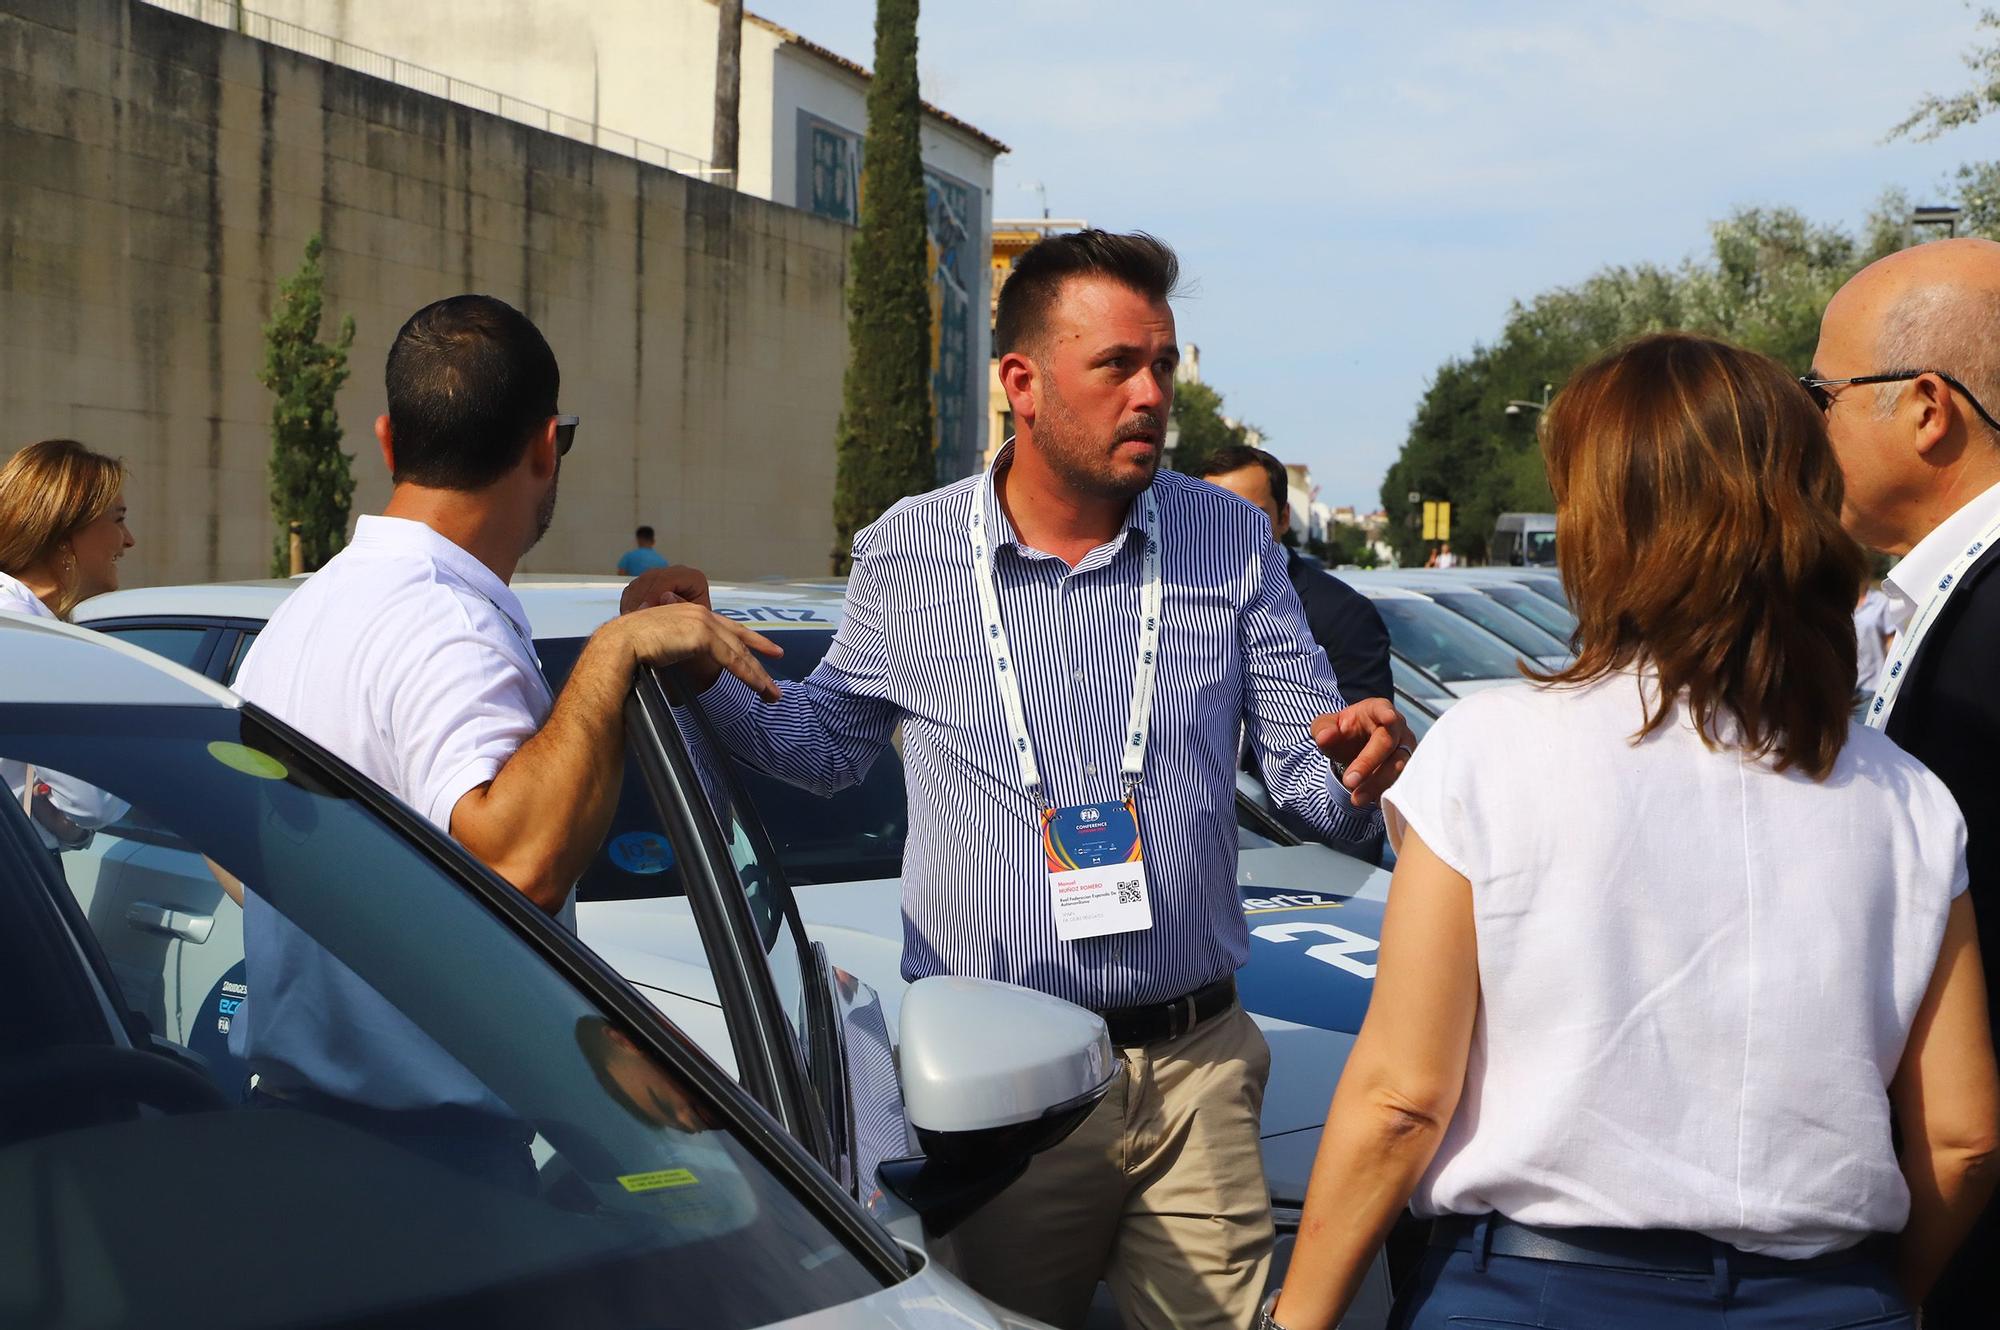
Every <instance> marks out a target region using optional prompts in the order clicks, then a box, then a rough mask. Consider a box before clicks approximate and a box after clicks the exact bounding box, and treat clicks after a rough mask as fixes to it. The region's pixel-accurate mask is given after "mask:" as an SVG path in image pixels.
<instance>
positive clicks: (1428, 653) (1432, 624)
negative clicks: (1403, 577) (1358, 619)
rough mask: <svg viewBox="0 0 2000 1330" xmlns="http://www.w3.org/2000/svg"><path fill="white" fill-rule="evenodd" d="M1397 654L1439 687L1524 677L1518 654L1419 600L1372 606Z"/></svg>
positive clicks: (1386, 599)
mask: <svg viewBox="0 0 2000 1330" xmlns="http://www.w3.org/2000/svg"><path fill="white" fill-rule="evenodd" d="M1372 603H1373V605H1374V606H1375V608H1376V610H1377V611H1379V612H1380V613H1381V615H1382V623H1383V625H1384V626H1385V627H1386V628H1388V630H1389V644H1390V645H1391V646H1392V647H1394V648H1395V649H1396V652H1397V654H1399V655H1403V656H1407V657H1409V658H1410V661H1411V662H1412V663H1413V664H1415V665H1418V666H1420V667H1421V668H1423V669H1426V670H1429V671H1430V672H1431V673H1432V674H1434V675H1436V676H1437V678H1438V681H1439V682H1440V683H1446V684H1453V683H1465V682H1468V681H1470V680H1475V679H1510V678H1516V677H1518V676H1519V675H1520V670H1519V669H1518V668H1517V667H1516V662H1517V661H1518V660H1519V659H1520V657H1519V655H1518V653H1516V652H1515V651H1514V649H1513V648H1511V647H1509V646H1508V645H1507V644H1506V643H1505V642H1503V641H1501V640H1500V639H1499V638H1497V637H1495V636H1493V634H1491V633H1489V632H1487V631H1486V630H1485V629H1483V628H1479V627H1477V626H1475V625H1473V624H1471V623H1468V622H1466V621H1465V620H1464V619H1461V618H1460V617H1459V616H1458V615H1456V614H1453V613H1452V612H1451V611H1450V610H1448V609H1446V608H1445V607H1444V606H1442V605H1433V604H1432V603H1431V602H1430V601H1428V600H1418V599H1416V598H1415V597H1411V598H1409V599H1407V600H1406V599H1403V598H1402V597H1395V598H1389V597H1384V598H1383V599H1381V600H1376V601H1373V602H1372Z"/></svg>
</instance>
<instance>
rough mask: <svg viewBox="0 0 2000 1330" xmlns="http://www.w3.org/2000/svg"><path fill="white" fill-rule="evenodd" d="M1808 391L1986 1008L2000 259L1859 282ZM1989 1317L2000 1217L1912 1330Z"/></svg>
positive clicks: (1971, 254) (1992, 965) (1995, 690)
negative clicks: (1826, 439) (1875, 607)
mask: <svg viewBox="0 0 2000 1330" xmlns="http://www.w3.org/2000/svg"><path fill="white" fill-rule="evenodd" d="M1805 384H1806V387H1807V389H1808V390H1809V391H1810V392H1812V393H1813V395H1814V396H1815V397H1816V398H1817V399H1818V400H1819V402H1820V405H1821V407H1822V408H1823V409H1824V410H1825V411H1826V421H1827V430H1828V433H1829V434H1830V435H1831V436H1832V439H1833V448H1834V453H1835V455H1836V456H1837V457H1838V458H1839V461H1840V469H1841V472H1842V474H1843V475H1844V476H1845V477H1846V481H1847V490H1846V501H1845V505H1844V509H1843V512H1842V520H1843V521H1844V522H1845V523H1846V525H1847V529H1848V530H1849V531H1851V532H1853V533H1854V535H1855V537H1856V538H1857V539H1859V540H1860V541H1861V542H1862V543H1863V544H1864V545H1868V546H1870V547H1871V548H1873V549H1877V550H1880V551H1882V552H1884V553H1886V554H1895V555H1901V556H1902V558H1901V561H1900V562H1899V563H1897V565H1896V566H1895V567H1894V568H1893V569H1891V570H1890V573H1889V576H1888V578H1887V579H1886V580H1885V581H1884V583H1883V590H1884V591H1885V592H1887V593H1888V597H1889V602H1890V605H1889V610H1890V613H1889V619H1890V626H1891V628H1892V629H1893V630H1894V631H1895V632H1896V638H1895V640H1894V641H1893V642H1892V643H1891V644H1890V647H1889V655H1888V663H1887V666H1886V668H1885V670H1884V671H1883V685H1882V688H1883V691H1882V692H1881V693H1880V694H1879V695H1878V696H1877V698H1876V700H1875V702H1874V703H1872V704H1871V706H1870V723H1871V724H1874V725H1878V726H1881V727H1882V728H1884V729H1886V731H1887V732H1888V735H1889V737H1890V738H1891V739H1893V740H1895V741H1896V743H1897V744H1899V745H1900V746H1901V747H1902V748H1903V749H1904V750H1905V751H1907V752H1909V753H1910V754H1912V755H1913V756H1915V757H1917V758H1918V759H1919V760H1921V761H1922V762H1923V763H1924V765H1925V766H1927V767H1929V768H1930V769H1931V770H1932V771H1933V772H1934V773H1936V775H1937V776H1938V778H1939V779H1940V780H1942V781H1943V782H1944V783H1945V786H1946V788H1948V789H1949V790H1950V791H1951V793H1952V796H1953V797H1954V798H1955V799H1956V800H1957V801H1958V804H1959V808H1960V809H1961V811H1962V812H1963V813H1964V815H1965V822H1966V826H1967V828H1968V836H1967V840H1966V869H1967V872H1968V875H1969V877H1970V879H1971V886H1970V888H1969V890H1970V892H1971V895H1972V900H1973V904H1974V908H1975V911H1976V913H1977V915H1978V919H1979V935H1980V936H1979V945H1980V949H1981V952H1982V954H1983V956H1984V958H1985V962H1986V971H1987V972H1986V988H1987V996H1988V1000H1989V1003H1991V1001H1992V999H1993V998H1994V997H1995V996H1996V995H2000V971H1996V966H2000V762H1996V760H1995V759H1996V755H2000V687H1996V686H1995V681H1996V679H2000V670H1997V669H1996V665H1995V662H1996V661H2000V573H1996V572H1995V571H1994V570H1995V569H1996V568H2000V558H1996V557H1995V552H1996V550H2000V540H1997V539H1996V536H2000V419H1996V417H1995V415H1994V414H1993V413H1994V412H1995V411H2000V244H1994V243H1992V242H1991V241H1986V240H1974V239H1962V240H1940V241H1935V242H1933V243H1931V244H1927V245H1919V246H1917V247H1915V248H1914V249H1906V250H1903V251H1902V252H1901V253H1898V254H1891V255H1890V256H1889V257H1887V258H1885V259H1882V260H1879V261H1878V262H1876V263H1873V264H1870V265H1869V266H1868V267H1867V268H1864V269H1863V270H1862V271H1861V272H1860V273H1858V274H1856V276H1855V277H1854V278H1853V280H1851V281H1849V282H1848V283H1847V285H1846V286H1844V287H1842V288H1841V289H1840V292H1839V293H1838V294H1837V295H1835V296H1834V298H1833V300H1832V302H1831V303H1830V304H1828V306H1827V309H1826V317H1825V319H1824V320H1823V321H1822V322H1821V324H1820V337H1819V346H1818V348H1817V350H1816V351H1815V353H1814V356H1813V368H1812V372H1811V374H1810V375H1809V376H1808V377H1807V378H1806V380H1805ZM1892 691H1893V697H1892V696H1891V693H1892ZM1996 1014H2000V1013H1996ZM1995 1305H2000V1215H1996V1214H1995V1213H1993V1212H1988V1213H1987V1214H1986V1215H1985V1216H1984V1217H1983V1218H1981V1220H1980V1221H1979V1223H1978V1225H1977V1226H1976V1227H1975V1228H1974V1229H1973V1231H1972V1234H1971V1236H1970V1237H1969V1238H1968V1239H1967V1240H1966V1244H1965V1246H1964V1248H1963V1249H1962V1251H1961V1253H1960V1257H1959V1259H1958V1261H1957V1262H1956V1263H1955V1264H1954V1266H1953V1268H1952V1269H1951V1270H1950V1271H1948V1272H1947V1274H1946V1276H1945V1278H1944V1280H1943V1281H1941V1282H1940V1283H1939V1285H1938V1288H1937V1291H1936V1292H1935V1293H1934V1294H1933V1295H1932V1297H1931V1299H1930V1301H1929V1303H1928V1304H1927V1306H1926V1309H1925V1310H1926V1319H1925V1324H1926V1325H1927V1326H1928V1327H1930V1330H1954V1328H1955V1327H1959V1326H1975V1325H1976V1326H1988V1325H1991V1324H1992V1316H1993V1307H1994V1306H1995Z"/></svg>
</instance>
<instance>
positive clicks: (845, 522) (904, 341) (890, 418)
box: [833, 0, 937, 573]
mask: <svg viewBox="0 0 2000 1330" xmlns="http://www.w3.org/2000/svg"><path fill="white" fill-rule="evenodd" d="M917 3H918V0H876V5H875V79H874V82H873V83H871V84H870V85H869V88H868V138H867V143H866V145H865V146H864V147H863V149H862V157H861V234H860V236H859V237H858V238H857V239H856V240H855V242H854V250H853V264H854V278H853V282H852V283H851V285H850V286H849V289H848V315H847V375H846V380H845V382H844V384H843V385H842V391H841V412H840V432H839V436H838V440H837V448H838V454H839V462H838V471H837V473H836V477H835V481H834V490H833V527H834V548H833V571H834V572H835V573H844V572H846V571H847V566H848V562H849V558H850V554H851V550H852V546H853V542H854V533H855V532H856V531H859V530H860V529H861V528H862V527H864V526H867V525H868V524H869V523H870V522H872V521H874V520H875V519H876V518H877V517H880V516H881V515H882V513H883V512H884V511H885V510H886V509H887V508H888V507H889V506H890V505H891V504H893V503H895V502H896V500H898V499H900V498H903V497H905V496H906V495H911V494H921V493H922V492H923V491H925V490H927V489H929V488H931V486H932V485H934V484H935V483H936V478H937V463H936V460H935V457H934V452H933V445H932V437H931V382H930V378H931V299H930V272H929V261H928V250H929V236H928V234H927V232H926V229H925V225H924V164H923V155H922V148H921V144H920V142H919V139H918V131H919V128H920V125H921V123H922V112H923V107H922V103H921V102H920V101H919V99H918V95H917Z"/></svg>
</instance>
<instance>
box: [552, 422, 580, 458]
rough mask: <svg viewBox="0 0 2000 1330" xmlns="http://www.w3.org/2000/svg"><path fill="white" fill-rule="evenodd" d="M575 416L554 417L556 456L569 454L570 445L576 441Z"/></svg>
mask: <svg viewBox="0 0 2000 1330" xmlns="http://www.w3.org/2000/svg"><path fill="white" fill-rule="evenodd" d="M576 426H577V417H575V416H557V417H556V456H557V457H567V456H569V448H570V445H571V444H573V443H575V442H576Z"/></svg>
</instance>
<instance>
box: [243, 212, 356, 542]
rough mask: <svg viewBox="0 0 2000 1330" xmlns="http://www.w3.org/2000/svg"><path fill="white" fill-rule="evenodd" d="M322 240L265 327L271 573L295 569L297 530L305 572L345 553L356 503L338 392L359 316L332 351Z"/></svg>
mask: <svg viewBox="0 0 2000 1330" xmlns="http://www.w3.org/2000/svg"><path fill="white" fill-rule="evenodd" d="M320 249H321V242H320V237H319V236H318V235H314V236H313V238H312V239H310V240H308V241H307V242H306V256H305V262H303V263H302V264H300V265H299V270H298V271H297V272H296V273H294V274H292V276H290V277H289V278H287V279H286V280H285V281H284V282H282V283H280V284H279V287H278V302H277V305H276V307H275V308H273V309H272V311H271V321H270V322H269V323H267V324H265V325H264V367H263V369H262V370H260V371H259V372H258V374H257V381H258V382H259V383H261V384H263V385H264V386H265V387H266V388H269V389H270V390H271V392H272V394H273V395H274V396H275V397H276V398H277V400H276V401H274V402H273V403H272V404H271V462H270V482H271V516H272V518H274V519H275V520H276V522H277V524H278V539H277V545H276V547H275V549H274V550H273V551H272V555H271V573H272V575H273V576H274V577H283V576H285V575H286V574H288V573H290V572H291V571H292V565H291V524H292V523H293V522H297V523H298V524H299V536H300V544H301V547H302V553H303V555H304V563H305V571H311V570H312V569H315V568H318V567H319V566H320V565H321V564H323V563H325V562H326V561H327V560H328V559H331V558H332V557H333V556H334V555H335V554H336V553H338V552H339V550H340V547H341V545H342V544H344V543H345V542H346V539H347V514H348V510H349V509H350V508H351V507H352V506H353V502H354V471H353V468H352V467H351V466H350V465H349V464H350V463H351V462H352V461H353V460H354V459H353V457H352V456H351V455H349V454H347V453H343V452H342V451H340V439H341V429H340V415H339V413H338V412H337V411H335V410H334V405H333V398H334V394H336V393H338V392H339V391H340V385H341V384H343V383H345V382H347V374H348V370H347V352H348V350H349V348H351V347H352V346H353V345H354V316H353V315H349V316H348V317H346V318H344V319H342V320H341V321H340V333H339V336H338V337H336V338H335V339H334V343H333V345H331V346H328V345H327V344H325V343H324V342H322V341H320V340H319V325H320V316H321V312H322V308H323V305H324V303H325V295H326V270H325V269H324V268H323V267H322V266H321V265H320V260H319V256H320Z"/></svg>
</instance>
